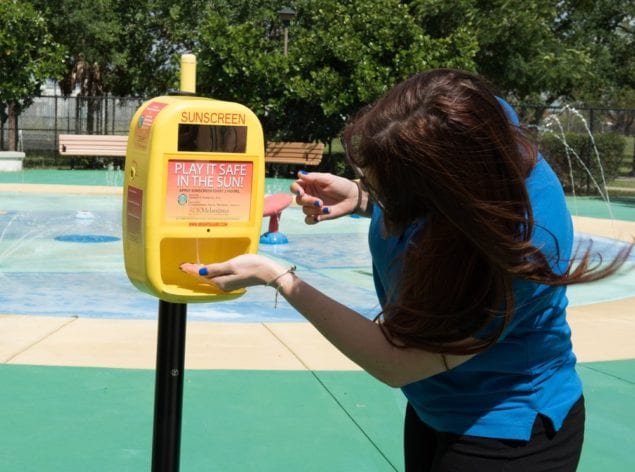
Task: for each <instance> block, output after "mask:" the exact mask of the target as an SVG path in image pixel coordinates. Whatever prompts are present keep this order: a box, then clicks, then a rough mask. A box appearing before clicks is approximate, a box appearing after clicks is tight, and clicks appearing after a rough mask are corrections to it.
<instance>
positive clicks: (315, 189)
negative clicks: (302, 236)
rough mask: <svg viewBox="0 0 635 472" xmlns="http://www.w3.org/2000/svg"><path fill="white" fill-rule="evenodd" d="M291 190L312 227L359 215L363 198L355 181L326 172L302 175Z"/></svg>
mask: <svg viewBox="0 0 635 472" xmlns="http://www.w3.org/2000/svg"><path fill="white" fill-rule="evenodd" d="M290 188H291V191H292V192H293V193H295V194H296V197H295V201H296V203H297V204H298V205H300V206H302V211H303V212H304V214H305V215H306V217H305V218H304V221H305V222H306V223H307V224H309V225H313V224H316V223H319V222H320V221H325V220H332V219H335V218H339V217H341V216H344V215H349V214H351V213H353V212H355V211H356V210H357V207H358V203H359V198H360V194H359V192H360V188H359V186H358V185H356V184H355V182H353V181H351V180H349V179H346V178H344V177H338V176H336V175H333V174H327V173H322V172H311V173H302V172H300V173H299V174H298V180H296V181H295V182H294V183H293V184H291V187H290Z"/></svg>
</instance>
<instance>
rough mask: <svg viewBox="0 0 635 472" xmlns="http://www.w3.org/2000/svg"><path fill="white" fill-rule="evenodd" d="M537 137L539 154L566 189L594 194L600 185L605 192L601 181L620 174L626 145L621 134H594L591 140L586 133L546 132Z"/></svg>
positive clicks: (604, 181)
mask: <svg viewBox="0 0 635 472" xmlns="http://www.w3.org/2000/svg"><path fill="white" fill-rule="evenodd" d="M539 140H540V150H541V152H542V154H543V155H544V157H545V159H546V160H547V162H549V164H550V165H551V167H553V169H554V171H555V172H556V174H557V175H558V178H559V179H560V182H562V185H563V187H564V189H565V191H566V192H572V191H575V193H581V194H597V193H598V188H597V186H599V187H600V188H601V189H602V192H603V193H604V192H605V189H604V188H603V187H604V183H606V184H608V183H609V182H611V181H613V180H615V179H616V178H617V177H618V175H619V168H620V163H621V161H622V159H623V157H624V146H625V145H626V140H625V139H624V137H623V136H621V135H617V134H610V133H603V134H597V135H595V136H594V137H593V140H592V139H591V138H590V137H589V135H587V134H579V133H565V135H564V138H562V136H560V135H554V134H551V133H545V134H543V135H541V136H540V138H539ZM593 142H595V148H594V146H593ZM595 149H597V153H596V151H595ZM598 156H599V160H598ZM600 166H601V167H600ZM602 173H603V175H604V180H603V179H602ZM572 177H573V181H572ZM594 181H595V183H594ZM596 185H597V186H596Z"/></svg>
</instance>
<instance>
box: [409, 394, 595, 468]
mask: <svg viewBox="0 0 635 472" xmlns="http://www.w3.org/2000/svg"><path fill="white" fill-rule="evenodd" d="M584 418H585V410H584V397H581V398H580V400H578V401H577V402H576V403H575V404H574V405H573V407H572V408H571V410H570V411H569V414H568V415H567V417H566V419H565V421H564V423H563V425H562V428H560V430H559V431H557V432H556V431H554V429H553V426H552V425H551V421H550V420H549V419H547V418H545V417H544V416H542V415H538V417H537V418H536V422H535V423H534V426H533V430H532V432H531V439H530V440H529V441H519V440H507V439H492V438H482V437H477V436H461V435H458V434H452V433H440V432H438V431H435V430H434V429H432V428H430V427H429V426H428V425H426V424H425V423H424V422H423V421H421V420H420V419H419V417H418V416H417V414H416V413H415V410H414V408H413V407H412V406H411V405H410V404H408V406H407V408H406V421H405V425H404V452H405V462H406V472H424V471H425V472H467V471H469V472H473V471H475V472H480V471H486V472H509V471H513V472H517V471H520V472H522V471H531V472H547V471H553V472H574V471H575V470H576V468H577V466H578V461H579V460H580V453H581V452H582V442H583V440H584Z"/></svg>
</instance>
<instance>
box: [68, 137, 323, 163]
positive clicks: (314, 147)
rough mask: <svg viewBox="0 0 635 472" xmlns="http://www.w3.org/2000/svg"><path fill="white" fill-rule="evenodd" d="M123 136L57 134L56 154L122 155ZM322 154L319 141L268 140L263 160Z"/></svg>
mask: <svg viewBox="0 0 635 472" xmlns="http://www.w3.org/2000/svg"><path fill="white" fill-rule="evenodd" d="M127 144H128V136H127V135H112V134H111V135H100V134H60V135H59V145H58V149H59V153H60V154H61V155H63V156H119V157H123V156H125V155H126V146H127ZM323 153H324V144H323V143H302V142H268V143H267V145H266V148H265V162H266V163H268V164H303V165H310V166H311V165H318V164H319V163H320V162H321V161H322V156H323Z"/></svg>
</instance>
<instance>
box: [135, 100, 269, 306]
mask: <svg viewBox="0 0 635 472" xmlns="http://www.w3.org/2000/svg"><path fill="white" fill-rule="evenodd" d="M263 202H264V139H263V133H262V127H261V125H260V122H259V120H258V118H257V117H256V116H255V115H254V114H253V113H252V112H251V111H250V110H249V109H248V108H246V107H245V106H243V105H240V104H238V103H232V102H225V101H218V100H212V99H207V98H201V97H196V96H193V95H173V96H172V95H169V96H161V97H156V98H153V99H151V100H149V101H147V102H145V103H144V104H143V105H141V107H140V108H139V110H138V111H137V112H136V114H135V115H134V117H133V119H132V122H131V125H130V132H129V135H128V147H127V151H126V167H125V184H124V208H123V241H124V259H125V266H126V272H127V273H128V277H129V279H130V280H131V282H132V283H133V284H134V285H135V286H136V287H137V288H138V289H140V290H142V291H144V292H147V293H149V294H151V295H154V296H156V297H158V298H159V299H161V300H165V301H168V302H175V303H187V302H209V301H220V300H227V299H231V298H236V297H238V296H240V295H242V293H244V290H237V291H234V292H229V293H227V292H223V291H221V290H219V289H217V288H216V287H214V286H213V285H210V284H207V283H204V282H203V281H201V280H198V279H197V278H196V277H193V276H192V275H189V274H186V273H184V272H182V271H181V270H180V269H179V266H180V265H181V264H182V263H184V262H194V263H201V264H208V263H213V262H221V261H225V260H227V259H230V258H232V257H234V256H238V255H240V254H245V253H255V252H256V251H257V249H258V241H259V237H260V232H261V225H262V213H263Z"/></svg>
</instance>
